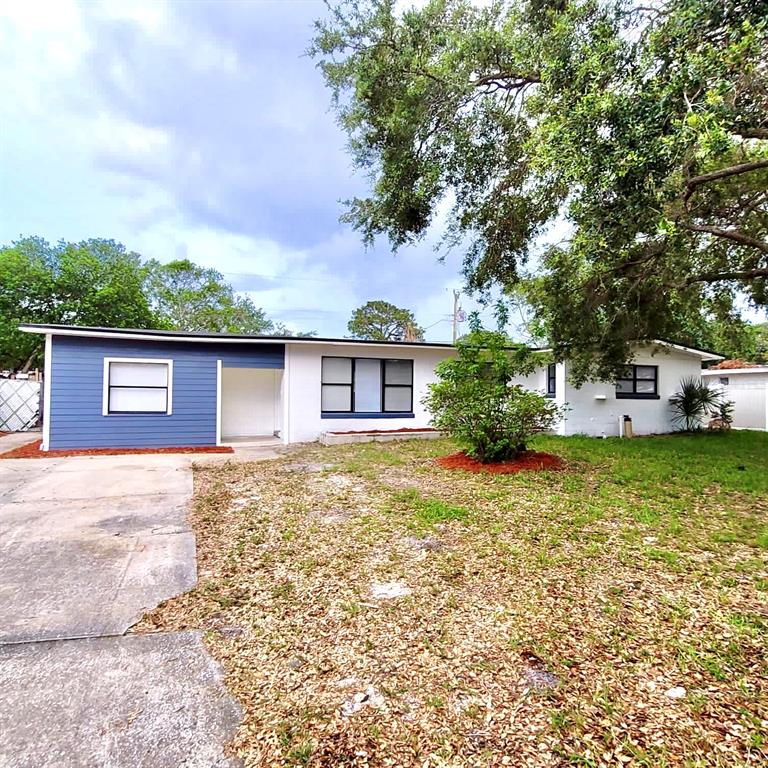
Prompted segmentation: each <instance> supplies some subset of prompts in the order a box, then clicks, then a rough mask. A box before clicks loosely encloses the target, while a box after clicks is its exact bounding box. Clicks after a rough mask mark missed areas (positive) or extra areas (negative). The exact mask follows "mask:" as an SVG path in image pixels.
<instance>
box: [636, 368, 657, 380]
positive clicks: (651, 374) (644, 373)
mask: <svg viewBox="0 0 768 768" xmlns="http://www.w3.org/2000/svg"><path fill="white" fill-rule="evenodd" d="M636 371H637V378H638V379H655V378H656V366H655V365H638V366H637V368H636Z"/></svg>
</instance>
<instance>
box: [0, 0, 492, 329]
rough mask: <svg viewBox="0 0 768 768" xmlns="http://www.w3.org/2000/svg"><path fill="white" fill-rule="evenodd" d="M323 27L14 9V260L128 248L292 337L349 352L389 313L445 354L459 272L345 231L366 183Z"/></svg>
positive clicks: (59, 2) (8, 91) (1, 237)
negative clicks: (316, 46)
mask: <svg viewBox="0 0 768 768" xmlns="http://www.w3.org/2000/svg"><path fill="white" fill-rule="evenodd" d="M324 11H325V9H324V6H323V5H322V3H320V2H314V0H284V1H283V2H278V1H275V2H225V1H224V0H211V1H210V2H208V1H207V0H187V2H174V3H168V4H164V3H161V2H155V1H154V0H153V1H152V2H146V3H144V2H133V0H132V1H131V2H124V1H117V2H82V3H77V2H73V1H71V0H50V2H46V3H37V2H31V1H30V0H25V2H8V1H6V0H0V88H1V89H2V93H3V99H2V100H0V125H2V133H3V140H2V143H1V146H0V197H1V198H2V205H1V206H0V243H8V242H10V241H11V240H14V239H16V238H18V237H19V236H22V235H41V236H43V237H45V238H47V239H49V240H51V241H55V240H59V239H62V238H63V239H66V240H80V239H84V238H88V237H107V238H114V239H116V240H119V241H121V242H123V243H124V244H125V245H126V246H127V247H128V248H130V249H132V250H135V251H137V252H139V253H141V254H142V255H143V256H144V257H146V258H157V259H159V260H161V261H168V260H170V259H173V258H179V257H188V258H190V259H192V260H193V261H195V262H197V263H199V264H204V265H206V266H212V267H215V268H216V269H218V270H220V271H221V272H223V273H224V275H225V277H226V278H227V279H228V280H229V281H230V282H231V283H232V284H233V285H234V286H235V288H236V289H237V290H240V291H245V292H248V293H249V294H250V295H251V297H252V298H253V299H254V301H255V302H256V303H257V304H258V305H259V306H262V307H264V309H265V310H266V311H267V313H268V314H269V316H270V317H272V318H274V319H276V320H281V321H283V322H285V323H286V324H287V325H288V326H289V327H290V328H291V329H293V330H310V329H314V330H316V331H318V332H319V333H320V334H321V335H344V334H345V332H346V323H347V321H348V319H349V316H350V314H351V312H352V310H353V309H354V308H355V307H357V306H359V305H361V304H362V303H364V302H365V301H368V300H370V299H386V300H388V301H391V302H393V303H395V304H397V305H399V306H405V307H408V308H410V309H412V310H413V311H414V312H415V314H416V318H417V320H418V322H419V323H420V324H421V325H422V326H431V328H430V329H429V330H428V332H427V338H428V339H430V340H433V341H437V340H445V339H447V338H449V337H450V323H449V322H447V319H446V318H447V316H448V314H449V313H450V311H451V306H452V295H451V291H452V289H453V288H459V287H461V284H462V280H461V276H460V263H461V254H460V253H454V254H449V255H448V257H447V259H446V261H445V263H442V264H441V263H438V261H437V258H436V254H435V252H434V250H433V242H434V240H433V241H432V242H429V241H427V242H425V243H423V244H421V245H419V246H418V247H414V248H411V249H408V250H404V251H402V252H400V253H398V254H397V255H392V254H391V252H390V251H389V249H388V247H387V246H386V244H382V245H381V247H378V248H377V249H375V250H374V251H365V250H364V248H363V246H362V243H361V241H360V237H359V235H358V234H357V233H355V232H353V231H352V230H351V229H349V228H348V227H346V226H344V225H342V224H340V223H339V221H338V219H339V215H340V214H341V212H342V206H341V204H340V203H339V200H342V199H345V198H348V197H350V196H353V195H360V194H364V192H365V180H364V178H363V177H362V175H357V174H355V173H353V171H352V168H351V164H350V160H349V157H348V156H347V154H346V153H345V150H344V145H345V137H344V135H343V134H342V133H341V131H340V130H339V129H338V127H337V126H336V125H335V122H334V118H333V115H332V114H331V113H330V112H329V102H330V97H329V92H328V91H327V90H326V88H325V86H324V84H323V82H322V79H321V77H320V74H319V72H318V71H317V69H316V68H315V65H314V62H313V61H311V60H310V59H308V58H307V57H306V56H305V55H304V50H305V49H306V47H307V45H308V43H309V41H310V38H311V35H312V22H313V20H314V19H315V18H317V17H319V16H321V15H323V13H324ZM463 305H464V307H465V308H466V309H467V310H470V309H472V308H474V307H475V306H476V305H475V304H474V303H473V302H472V301H470V300H468V299H466V298H465V299H464V300H463ZM485 316H486V317H489V316H490V312H489V311H486V312H485Z"/></svg>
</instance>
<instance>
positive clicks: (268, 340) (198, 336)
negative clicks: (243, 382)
mask: <svg viewBox="0 0 768 768" xmlns="http://www.w3.org/2000/svg"><path fill="white" fill-rule="evenodd" d="M19 329H20V330H22V331H25V332H27V333H51V334H54V335H57V336H83V337H86V338H88V337H90V338H97V339H115V338H131V339H137V340H140V341H186V342H203V343H206V342H208V343H215V342H232V343H235V344H254V343H259V344H285V343H287V342H288V343H291V344H318V343H319V344H361V345H366V346H370V345H376V346H384V347H398V348H400V347H407V348H416V349H423V348H425V347H426V348H435V349H454V346H453V344H449V343H447V342H433V341H375V340H372V339H339V338H323V337H318V336H265V335H262V334H251V333H203V332H198V331H164V330H156V329H153V328H103V327H98V326H82V325H57V324H55V323H22V324H21V325H19Z"/></svg>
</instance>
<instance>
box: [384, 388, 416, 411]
mask: <svg viewBox="0 0 768 768" xmlns="http://www.w3.org/2000/svg"><path fill="white" fill-rule="evenodd" d="M384 410H385V411H405V412H408V413H410V410H411V388H410V387H385V388H384Z"/></svg>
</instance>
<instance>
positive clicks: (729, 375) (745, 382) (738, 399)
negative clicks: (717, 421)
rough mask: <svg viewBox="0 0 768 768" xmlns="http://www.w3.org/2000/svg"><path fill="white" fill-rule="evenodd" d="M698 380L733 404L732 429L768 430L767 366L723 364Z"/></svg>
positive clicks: (725, 361) (707, 371)
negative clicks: (716, 390)
mask: <svg viewBox="0 0 768 768" xmlns="http://www.w3.org/2000/svg"><path fill="white" fill-rule="evenodd" d="M701 377H702V379H703V380H704V381H705V382H707V383H709V384H710V386H712V387H715V388H719V389H720V390H721V391H722V393H723V395H724V396H725V397H726V399H728V400H730V401H731V402H732V403H733V427H734V428H735V429H762V430H768V365H757V364H756V363H745V362H744V361H743V360H724V361H723V362H722V363H720V364H718V365H713V366H712V367H710V368H707V369H706V370H704V371H702V372H701Z"/></svg>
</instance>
